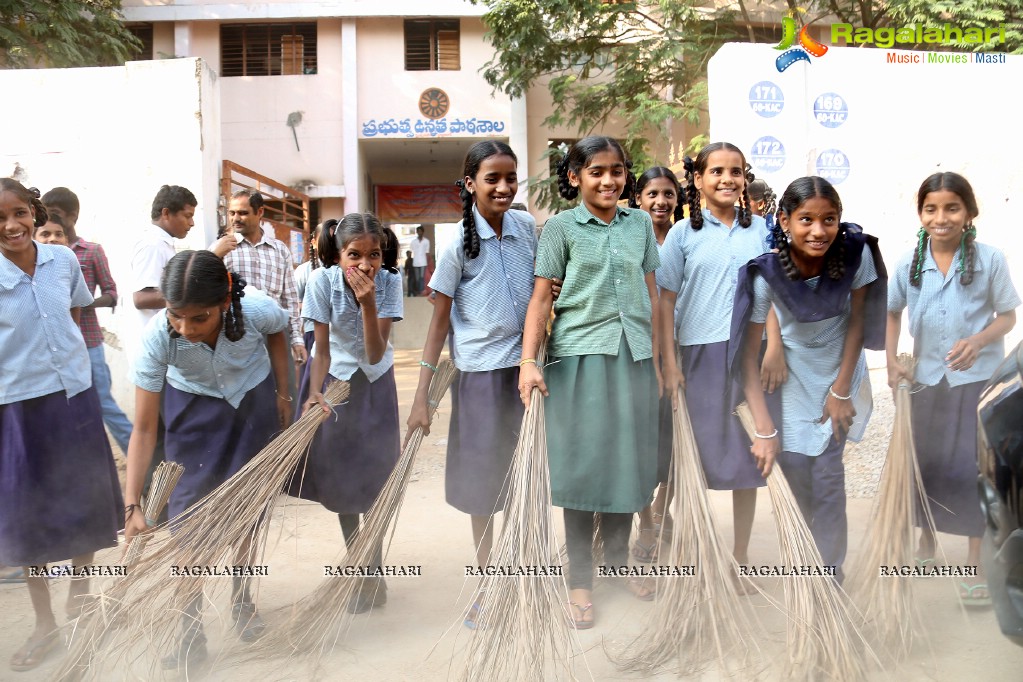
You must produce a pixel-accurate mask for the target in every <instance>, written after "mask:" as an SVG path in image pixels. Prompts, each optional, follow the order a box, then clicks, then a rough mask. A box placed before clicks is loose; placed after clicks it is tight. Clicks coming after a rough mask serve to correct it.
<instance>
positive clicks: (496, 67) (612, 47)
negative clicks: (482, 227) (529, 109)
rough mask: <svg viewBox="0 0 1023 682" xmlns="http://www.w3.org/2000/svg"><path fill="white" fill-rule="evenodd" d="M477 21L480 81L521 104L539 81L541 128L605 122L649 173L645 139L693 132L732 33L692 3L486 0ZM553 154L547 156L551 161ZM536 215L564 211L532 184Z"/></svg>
mask: <svg viewBox="0 0 1023 682" xmlns="http://www.w3.org/2000/svg"><path fill="white" fill-rule="evenodd" d="M487 4H488V6H489V8H490V9H489V11H488V12H487V13H486V15H484V17H483V21H484V23H485V24H486V25H487V28H488V33H487V39H488V40H489V41H490V42H491V44H493V46H494V48H495V56H494V57H493V59H491V60H490V61H489V62H488V63H487V64H486V65H484V67H483V76H484V78H486V80H487V82H488V83H490V84H491V85H492V86H493V87H494V88H495V89H496V90H499V91H501V92H504V93H506V94H508V95H510V96H513V97H519V96H522V95H523V94H524V93H525V92H526V91H527V90H528V89H529V88H530V87H531V86H533V85H534V84H536V83H537V82H540V81H542V80H544V79H546V80H547V83H548V89H549V91H550V94H551V97H552V98H553V101H554V106H553V108H552V111H551V113H550V114H549V115H548V116H547V118H546V119H545V120H544V125H546V126H550V127H555V126H561V125H564V124H567V125H569V126H572V127H573V128H574V129H576V130H577V131H578V132H579V134H581V135H582V134H586V133H589V132H591V131H599V130H600V129H601V128H602V127H603V126H604V125H605V124H606V123H609V122H616V123H618V124H620V125H621V126H623V128H624V131H625V133H624V135H622V136H621V141H622V143H623V145H624V146H625V148H626V151H627V152H628V153H629V156H630V158H632V159H633V161H634V162H635V163H636V164H637V166H638V167H643V166H646V165H649V163H650V162H651V159H650V157H649V155H648V146H649V139H648V136H649V135H651V134H652V133H654V134H656V132H657V131H665V130H666V129H667V127H668V126H669V125H670V123H671V122H672V121H676V120H686V121H689V122H691V123H696V122H697V121H698V120H699V114H700V109H701V107H703V106H704V105H705V104H706V100H707V90H706V84H705V80H704V79H705V77H706V70H707V61H708V60H709V59H710V57H711V55H713V54H714V52H715V51H716V50H717V48H718V47H719V46H720V45H721V44H722V43H723V42H725V40H726V39H728V38H729V37H731V36H732V35H733V34H731V33H730V32H728V31H726V30H725V29H723V28H722V23H721V20H722V19H725V18H730V17H731V14H730V13H728V12H725V11H723V10H713V9H706V8H702V7H698V5H699V4H701V3H699V2H694V1H692V0H635V1H632V2H629V1H626V2H622V1H615V0H488V2H487ZM560 153H561V152H560V151H559V150H556V149H554V150H550V151H549V154H551V155H553V156H554V157H556V158H557V157H558V156H559V155H560ZM530 184H531V190H532V191H533V192H534V193H535V194H536V195H537V198H538V202H539V204H540V205H541V206H543V207H545V208H550V209H558V208H562V207H564V204H563V202H561V200H560V198H559V197H558V195H557V188H556V183H554V182H552V179H551V178H531V179H530Z"/></svg>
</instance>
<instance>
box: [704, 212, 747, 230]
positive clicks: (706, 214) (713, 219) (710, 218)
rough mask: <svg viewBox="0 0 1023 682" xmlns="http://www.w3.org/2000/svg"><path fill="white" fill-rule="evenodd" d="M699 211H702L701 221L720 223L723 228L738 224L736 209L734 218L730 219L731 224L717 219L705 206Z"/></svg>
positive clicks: (713, 223)
mask: <svg viewBox="0 0 1023 682" xmlns="http://www.w3.org/2000/svg"><path fill="white" fill-rule="evenodd" d="M701 212H702V213H703V221H704V222H705V223H711V224H712V225H720V226H721V227H724V228H729V227H735V226H737V225H738V224H739V212H738V211H736V212H735V218H734V219H733V220H732V224H731V225H725V224H724V223H723V222H722V221H720V220H718V219H717V216H715V215H714V214H713V213H711V212H710V211H709V210H708V209H706V208H705V209H703V211H701Z"/></svg>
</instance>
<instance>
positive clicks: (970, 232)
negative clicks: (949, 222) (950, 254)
mask: <svg viewBox="0 0 1023 682" xmlns="http://www.w3.org/2000/svg"><path fill="white" fill-rule="evenodd" d="M976 240H977V228H975V227H974V226H973V224H972V223H970V224H969V225H967V226H966V230H965V231H964V232H963V239H962V243H961V244H960V246H959V259H960V261H959V262H960V265H959V270H960V272H959V282H960V283H961V284H963V285H964V286H965V285H967V284H970V283H972V282H973V266H974V264H975V263H976V260H977V246H976V245H975V244H974V242H975V241H976Z"/></svg>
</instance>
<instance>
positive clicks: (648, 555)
mask: <svg viewBox="0 0 1023 682" xmlns="http://www.w3.org/2000/svg"><path fill="white" fill-rule="evenodd" d="M632 556H633V557H635V559H636V561H638V562H640V563H643V564H652V563H653V562H655V561H657V541H656V540H654V542H653V543H652V544H650V545H644V544H643V543H642V542H640V541H639V540H636V541H635V542H634V543H632Z"/></svg>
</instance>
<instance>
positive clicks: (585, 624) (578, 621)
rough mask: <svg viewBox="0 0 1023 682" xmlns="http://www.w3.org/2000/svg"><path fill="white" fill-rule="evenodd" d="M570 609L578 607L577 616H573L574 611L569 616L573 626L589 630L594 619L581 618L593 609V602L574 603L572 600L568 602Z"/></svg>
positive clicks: (577, 628)
mask: <svg viewBox="0 0 1023 682" xmlns="http://www.w3.org/2000/svg"><path fill="white" fill-rule="evenodd" d="M568 607H569V608H570V609H579V616H580V617H579V618H576V617H575V612H573V613H572V614H571V615H570V616H569V621H570V622H571V623H572V625H573V626H574V627H575V629H576V630H589V629H590V628H592V627H593V624H594V622H595V621H594V620H593V619H591V620H583V619H584V618H585V617H586V613H587V612H588V611H590V610H592V609H593V602H587V603H586V604H576V603H575V602H574V601H570V602H568Z"/></svg>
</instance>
